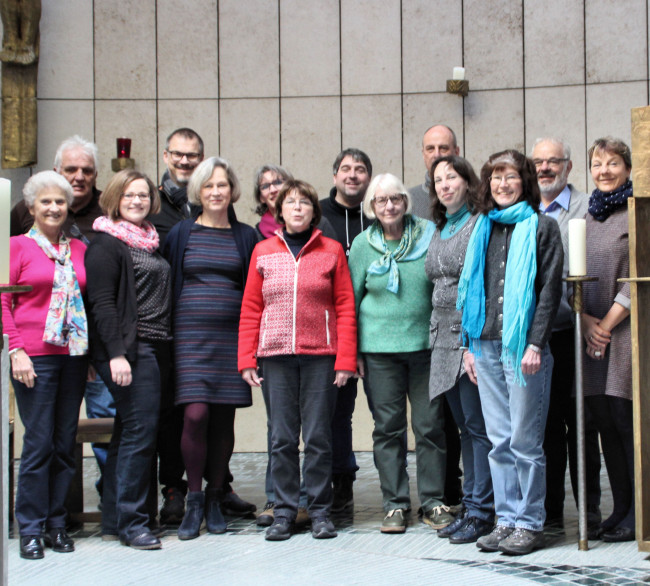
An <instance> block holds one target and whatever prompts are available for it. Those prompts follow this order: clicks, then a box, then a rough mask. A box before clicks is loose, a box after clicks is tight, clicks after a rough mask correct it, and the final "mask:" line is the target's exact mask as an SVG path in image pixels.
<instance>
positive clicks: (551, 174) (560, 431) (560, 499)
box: [531, 138, 601, 538]
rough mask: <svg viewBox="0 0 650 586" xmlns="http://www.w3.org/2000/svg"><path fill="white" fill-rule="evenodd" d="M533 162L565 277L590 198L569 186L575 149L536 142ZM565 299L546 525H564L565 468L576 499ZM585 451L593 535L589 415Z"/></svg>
mask: <svg viewBox="0 0 650 586" xmlns="http://www.w3.org/2000/svg"><path fill="white" fill-rule="evenodd" d="M531 158H532V159H533V162H534V163H535V169H536V171H537V183H538V185H539V190H540V192H541V196H542V202H541V204H540V212H541V213H543V214H545V215H547V216H551V217H553V218H555V219H556V220H557V222H558V224H559V226H560V232H561V234H562V245H563V247H564V271H563V273H564V274H563V276H564V277H566V276H567V275H568V273H569V235H568V231H569V220H570V219H572V218H582V217H584V216H585V214H586V213H587V207H588V203H589V197H588V196H587V194H585V193H582V192H580V191H578V190H577V189H576V188H575V187H573V185H571V184H569V183H568V178H569V173H570V172H571V168H572V166H573V165H572V163H571V149H570V147H569V145H568V144H567V143H566V142H565V141H563V140H562V139H558V138H538V139H537V140H536V141H535V144H534V145H533V150H532V152H531ZM563 287H564V295H563V296H562V301H561V302H560V308H559V310H558V312H557V316H556V318H555V321H554V323H553V335H552V336H551V341H550V347H551V354H553V359H554V366H553V376H552V379H551V401H550V405H549V411H548V419H547V422H546V436H545V440H544V451H545V452H546V502H545V507H546V524H547V525H551V526H553V525H555V526H556V527H557V526H559V527H562V526H563V522H564V521H563V516H564V478H565V475H566V465H567V448H568V455H569V471H570V474H571V486H572V487H573V494H574V497H575V499H576V502H577V500H578V496H577V494H578V493H577V491H578V479H577V468H578V464H577V456H576V410H575V397H574V396H573V393H572V391H573V384H574V375H575V354H574V335H573V311H572V309H571V307H570V305H569V302H568V299H567V295H566V283H565V284H564V285H563ZM585 415H586V417H585V448H586V472H587V524H588V529H589V533H590V538H593V537H595V535H594V536H593V537H592V533H595V532H597V528H598V525H599V524H600V520H601V514H600V449H599V446H598V432H597V431H596V429H595V427H594V426H593V425H590V422H589V417H588V414H585Z"/></svg>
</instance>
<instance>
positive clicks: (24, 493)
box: [2, 171, 88, 560]
mask: <svg viewBox="0 0 650 586" xmlns="http://www.w3.org/2000/svg"><path fill="white" fill-rule="evenodd" d="M23 194H24V196H25V203H26V204H27V208H28V209H29V212H30V213H31V215H32V216H34V225H33V227H32V228H31V229H30V230H29V232H27V234H23V235H21V236H14V237H13V238H12V239H11V243H10V249H11V266H10V272H9V284H10V285H30V286H31V287H32V290H31V291H29V292H26V293H20V294H16V295H14V294H11V293H3V295H2V323H3V325H4V328H5V333H6V334H8V335H9V355H10V356H11V373H12V377H13V386H14V390H15V392H16V402H17V403H18V412H19V413H20V418H21V420H22V422H23V424H24V426H25V437H24V440H23V452H22V456H21V459H20V472H19V475H18V494H17V496H16V520H17V521H18V527H19V529H20V556H21V557H22V558H25V559H29V560H35V559H40V558H42V557H43V545H42V543H41V536H42V537H43V538H44V540H45V545H47V546H48V547H51V548H52V550H53V551H57V552H71V551H74V543H73V541H72V539H71V538H70V537H69V536H68V534H67V533H66V531H65V518H66V511H65V507H64V500H65V497H66V494H67V492H68V487H69V485H70V481H71V480H72V477H73V476H74V447H75V436H76V434H77V421H78V419H79V406H80V405H81V400H82V399H83V394H84V388H85V383H86V375H87V372H88V360H87V357H86V353H87V351H88V328H87V322H86V312H85V311H84V305H83V300H82V297H81V296H82V294H83V293H84V291H85V288H86V271H85V269H84V263H83V255H84V251H85V249H86V247H85V246H84V244H83V243H82V242H81V241H80V240H76V239H72V240H68V238H66V237H65V235H64V234H63V232H62V226H63V223H64V222H65V220H66V218H67V215H68V206H69V205H70V204H71V203H72V199H73V197H72V187H70V184H69V183H68V182H67V181H66V180H65V178H64V177H62V176H61V175H59V174H58V173H55V172H54V171H43V172H42V173H37V174H36V175H34V176H33V177H32V178H31V179H29V181H27V183H26V184H25V188H24V190H23Z"/></svg>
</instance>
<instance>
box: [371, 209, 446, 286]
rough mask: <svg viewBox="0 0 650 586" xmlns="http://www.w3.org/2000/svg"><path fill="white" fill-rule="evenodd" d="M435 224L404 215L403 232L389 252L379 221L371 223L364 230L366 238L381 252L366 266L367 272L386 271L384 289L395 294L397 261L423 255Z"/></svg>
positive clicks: (380, 272)
mask: <svg viewBox="0 0 650 586" xmlns="http://www.w3.org/2000/svg"><path fill="white" fill-rule="evenodd" d="M434 231H435V226H434V224H433V222H430V221H429V220H425V219H423V218H418V217H414V216H411V215H410V214H409V215H407V216H404V232H403V233H402V239H401V240H400V241H399V244H398V245H397V248H396V249H395V250H394V251H393V252H391V251H390V250H389V249H388V246H387V244H386V238H385V237H384V231H383V229H382V227H381V224H380V223H379V221H377V220H376V221H375V222H373V223H372V225H371V226H370V228H368V229H367V230H366V238H367V239H368V242H369V243H370V246H372V247H373V248H374V249H375V250H377V251H379V252H380V253H381V255H382V256H381V257H380V258H379V259H377V260H376V261H374V262H372V263H371V264H370V266H369V267H368V274H370V275H383V274H385V273H388V284H387V285H386V289H388V290H389V291H390V292H391V293H395V294H397V292H398V291H399V268H398V266H397V263H398V262H400V261H401V262H405V261H409V260H415V259H418V258H420V257H421V256H423V255H425V254H426V252H427V250H428V248H429V243H430V242H431V238H432V237H433V233H434Z"/></svg>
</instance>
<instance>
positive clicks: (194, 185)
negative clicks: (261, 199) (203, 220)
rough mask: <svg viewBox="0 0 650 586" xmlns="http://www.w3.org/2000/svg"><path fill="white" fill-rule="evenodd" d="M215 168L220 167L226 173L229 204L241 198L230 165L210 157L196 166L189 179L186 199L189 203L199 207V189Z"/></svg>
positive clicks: (223, 160) (218, 158)
mask: <svg viewBox="0 0 650 586" xmlns="http://www.w3.org/2000/svg"><path fill="white" fill-rule="evenodd" d="M217 167H221V168H222V169H223V170H224V171H225V172H226V177H227V178H228V183H229V184H230V203H235V202H236V201H237V200H238V199H239V197H240V196H241V188H240V187H239V179H237V175H235V172H234V171H233V169H232V167H231V166H230V163H229V162H228V161H226V159H222V158H221V157H210V158H209V159H206V160H205V161H203V162H202V163H200V164H199V165H198V166H197V168H196V169H195V170H194V173H192V176H191V177H190V182H189V183H188V184H187V199H188V200H189V201H190V202H191V203H194V204H196V205H201V188H202V187H203V186H204V185H205V184H206V183H207V182H208V180H209V179H210V177H212V173H214V170H215V169H216V168H217Z"/></svg>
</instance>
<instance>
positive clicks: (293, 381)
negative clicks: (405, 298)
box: [238, 180, 357, 541]
mask: <svg viewBox="0 0 650 586" xmlns="http://www.w3.org/2000/svg"><path fill="white" fill-rule="evenodd" d="M275 210H276V211H275V214H276V220H277V221H278V222H279V223H280V224H282V225H283V230H282V231H280V230H278V231H277V232H276V235H275V236H273V237H271V238H268V239H267V240H264V241H262V242H260V243H259V244H258V245H257V246H256V247H255V250H254V251H253V256H252V258H251V263H250V270H249V274H248V280H247V282H246V289H245V290H244V299H243V301H242V310H241V318H240V321H239V359H238V361H239V366H238V368H239V371H240V372H241V373H242V377H243V378H244V380H245V381H246V382H247V383H248V384H250V385H251V386H254V385H259V384H260V383H261V381H262V380H264V381H265V383H264V384H265V386H266V387H267V390H268V394H269V398H270V412H271V436H272V454H273V464H272V466H273V468H272V474H273V479H274V486H275V498H276V500H275V509H274V521H273V525H271V527H269V528H268V529H267V532H266V539H267V540H269V541H281V540H284V539H289V537H291V534H292V532H293V530H294V525H295V519H296V514H297V511H298V499H299V493H300V467H299V458H298V456H299V452H298V440H299V437H300V431H301V426H302V436H303V441H304V444H305V462H304V477H305V478H304V480H305V485H306V489H307V498H308V511H309V516H310V517H311V521H312V536H313V537H314V538H316V539H324V538H328V537H336V530H335V528H334V525H333V524H332V522H331V521H330V519H329V511H330V506H331V503H332V440H331V430H330V421H331V415H332V413H333V410H334V407H335V405H336V397H337V394H336V393H335V392H334V391H333V389H332V381H333V382H334V384H335V385H337V386H338V387H341V386H343V385H344V384H345V383H346V382H347V380H348V379H349V378H350V377H351V376H353V374H354V372H355V370H356V356H357V342H356V340H357V327H356V319H355V311H354V294H353V292H352V284H351V281H350V273H349V271H348V266H347V261H346V258H345V254H344V252H343V248H342V247H341V245H340V244H339V243H338V242H336V241H335V240H331V239H330V238H326V237H324V236H323V235H322V234H321V231H320V230H319V229H318V228H314V226H316V225H317V224H318V222H319V220H320V217H321V210H320V205H319V203H318V195H317V194H316V191H315V189H314V188H313V187H312V186H311V185H309V184H307V183H305V182H303V181H294V180H290V181H287V182H286V183H285V184H284V186H283V187H282V190H281V191H280V194H279V195H278V198H277V200H276V207H275ZM258 359H261V360H260V364H259V367H260V368H261V374H262V377H259V376H258Z"/></svg>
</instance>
